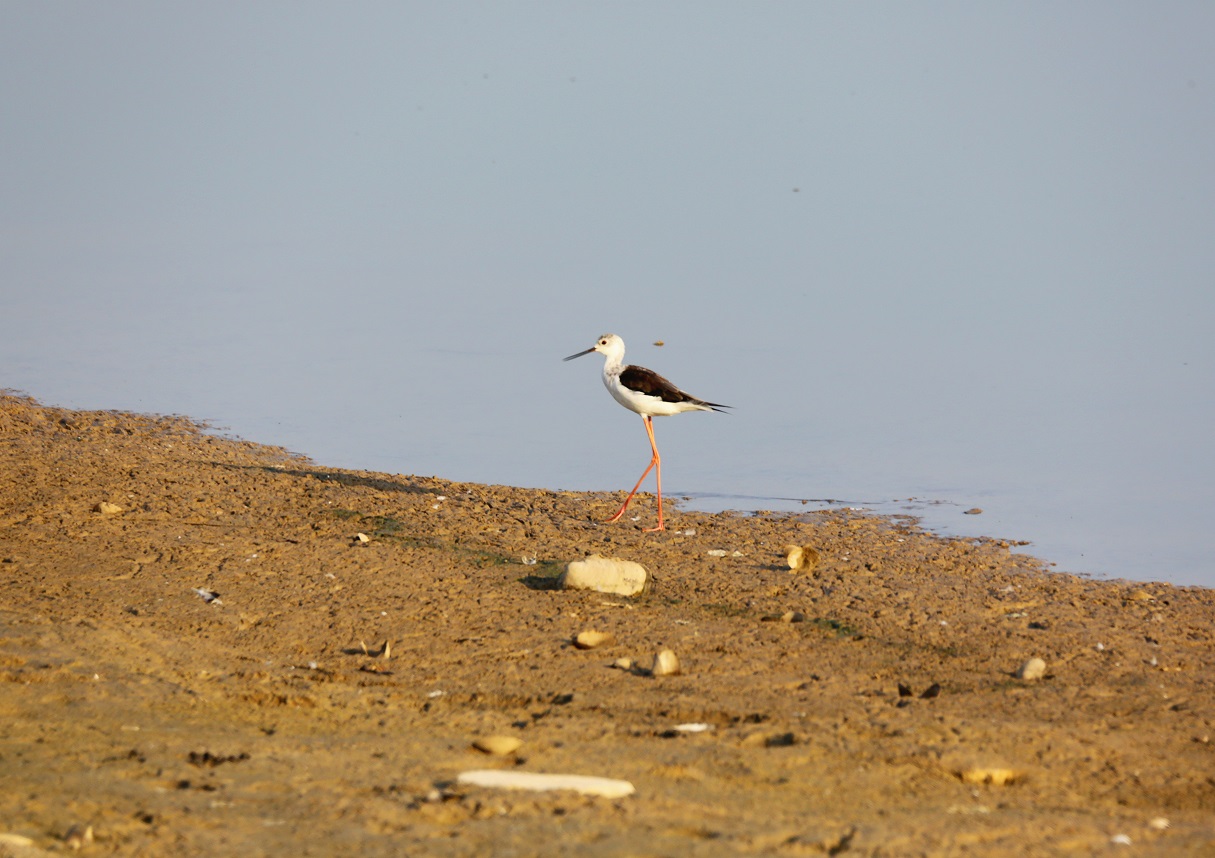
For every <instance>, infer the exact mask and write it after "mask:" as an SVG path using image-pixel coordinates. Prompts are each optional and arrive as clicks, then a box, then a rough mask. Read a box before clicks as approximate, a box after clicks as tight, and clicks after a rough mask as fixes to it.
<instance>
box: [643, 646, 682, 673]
mask: <svg viewBox="0 0 1215 858" xmlns="http://www.w3.org/2000/svg"><path fill="white" fill-rule="evenodd" d="M680 672H681V671H680V667H679V656H677V655H675V653H673V652H672V651H671V650H669V649H664V650H662V651H661V652H659V653H658V654H657V655H655V656H654V666H653V667H652V668H650V673H652V674H653V675H654V676H675V675H677V674H679V673H680Z"/></svg>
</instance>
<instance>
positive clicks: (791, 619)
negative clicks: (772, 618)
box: [780, 611, 806, 623]
mask: <svg viewBox="0 0 1215 858" xmlns="http://www.w3.org/2000/svg"><path fill="white" fill-rule="evenodd" d="M780 621H781V622H782V623H804V622H805V621H806V615H805V614H803V613H802V612H801V611H785V612H784V613H783V614H781V615H780Z"/></svg>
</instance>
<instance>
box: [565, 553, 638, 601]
mask: <svg viewBox="0 0 1215 858" xmlns="http://www.w3.org/2000/svg"><path fill="white" fill-rule="evenodd" d="M645 582H646V571H645V567H644V566H642V565H641V564H640V563H634V562H633V561H632V560H615V559H613V558H611V557H602V556H600V555H598V554H592V555H591V556H590V557H587V558H586V559H585V560H575V561H573V562H572V563H570V564H569V565H567V566H566V567H565V572H564V573H562V575H561V578H560V581H559V583H560V586H561V587H562V588H563V589H566V590H594V591H596V592H598V593H612V594H614V595H617V596H635V595H637V594H638V593H640V592H641V591H642V590H644V589H645Z"/></svg>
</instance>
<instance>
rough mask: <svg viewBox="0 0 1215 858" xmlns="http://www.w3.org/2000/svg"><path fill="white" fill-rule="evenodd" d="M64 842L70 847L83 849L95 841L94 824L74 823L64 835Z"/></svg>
mask: <svg viewBox="0 0 1215 858" xmlns="http://www.w3.org/2000/svg"><path fill="white" fill-rule="evenodd" d="M63 842H64V843H65V844H66V845H67V847H68V848H69V849H83V848H84V847H85V846H88V845H89V844H90V843H92V842H93V826H91V825H83V826H81V825H73V826H72V827H71V828H69V829H68V830H67V834H65V835H63Z"/></svg>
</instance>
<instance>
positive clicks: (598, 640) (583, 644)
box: [574, 629, 616, 649]
mask: <svg viewBox="0 0 1215 858" xmlns="http://www.w3.org/2000/svg"><path fill="white" fill-rule="evenodd" d="M615 642H616V637H615V636H614V635H613V634H612V633H611V632H597V631H594V630H592V629H587V630H586V631H585V632H579V633H578V634H577V636H576V637H575V638H574V646H576V647H577V648H578V649H594V648H595V647H599V646H607V645H609V644H614V643H615Z"/></svg>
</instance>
